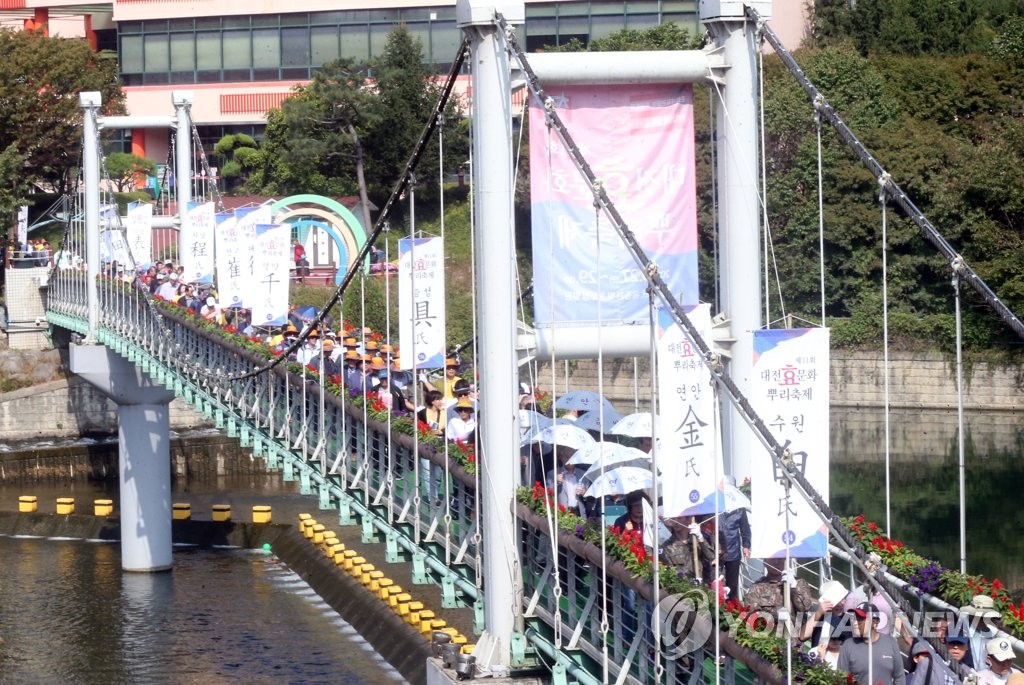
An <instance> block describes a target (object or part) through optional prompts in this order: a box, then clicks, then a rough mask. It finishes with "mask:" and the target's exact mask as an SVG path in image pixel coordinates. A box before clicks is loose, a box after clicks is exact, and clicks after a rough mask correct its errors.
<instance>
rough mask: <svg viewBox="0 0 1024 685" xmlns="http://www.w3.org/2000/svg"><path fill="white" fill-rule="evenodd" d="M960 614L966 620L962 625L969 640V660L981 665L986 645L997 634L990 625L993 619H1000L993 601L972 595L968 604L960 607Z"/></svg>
mask: <svg viewBox="0 0 1024 685" xmlns="http://www.w3.org/2000/svg"><path fill="white" fill-rule="evenodd" d="M960 614H961V615H962V616H964V617H966V618H967V621H965V622H963V623H964V624H965V625H966V630H967V636H968V637H970V638H971V659H972V660H973V661H974V663H975V664H983V663H985V656H986V652H985V647H986V645H987V644H988V642H989V641H990V640H992V639H993V638H994V637H995V636H996V635H997V634H998V633H999V631H998V629H997V628H996V627H995V626H994V625H993V624H992V621H993V620H994V619H997V618H1000V613H999V612H998V611H997V610H996V603H995V600H993V599H992V598H991V597H989V596H988V595H974V597H971V603H970V604H968V605H967V606H965V607H960Z"/></svg>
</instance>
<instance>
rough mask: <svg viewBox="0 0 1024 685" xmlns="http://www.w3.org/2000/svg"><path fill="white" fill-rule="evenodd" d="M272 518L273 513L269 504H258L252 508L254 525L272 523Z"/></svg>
mask: <svg viewBox="0 0 1024 685" xmlns="http://www.w3.org/2000/svg"><path fill="white" fill-rule="evenodd" d="M272 517H273V512H272V511H271V508H270V506H269V505H267V504H257V505H255V506H254V507H253V508H252V522H253V523H270V519H271V518H272Z"/></svg>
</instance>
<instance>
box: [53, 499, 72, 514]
mask: <svg viewBox="0 0 1024 685" xmlns="http://www.w3.org/2000/svg"><path fill="white" fill-rule="evenodd" d="M57 513H58V514H74V513H75V498H74V497H58V498H57Z"/></svg>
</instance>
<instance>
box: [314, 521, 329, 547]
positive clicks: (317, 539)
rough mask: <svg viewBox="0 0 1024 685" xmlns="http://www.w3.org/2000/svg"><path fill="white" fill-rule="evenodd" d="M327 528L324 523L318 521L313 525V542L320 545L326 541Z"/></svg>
mask: <svg viewBox="0 0 1024 685" xmlns="http://www.w3.org/2000/svg"><path fill="white" fill-rule="evenodd" d="M326 529H327V527H326V526H324V524H322V523H318V524H316V525H315V526H313V544H314V545H319V544H320V543H321V542H323V541H324V531H325V530H326Z"/></svg>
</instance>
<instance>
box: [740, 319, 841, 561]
mask: <svg viewBox="0 0 1024 685" xmlns="http://www.w3.org/2000/svg"><path fill="white" fill-rule="evenodd" d="M828 344H829V331H828V329H827V328H799V329H778V330H766V331H755V332H754V367H753V371H752V376H753V378H752V383H751V390H750V398H749V399H750V404H751V405H752V407H753V409H754V411H755V412H756V413H757V415H758V416H760V417H761V419H762V420H763V421H764V422H765V424H766V425H767V426H768V429H769V430H770V431H771V433H772V435H774V436H775V439H776V440H778V441H779V442H780V443H781V444H783V445H785V446H786V449H788V450H790V451H791V452H792V454H793V461H794V463H795V464H796V466H797V468H798V469H800V471H801V472H802V473H803V475H804V476H805V477H806V478H807V480H808V481H809V482H810V483H811V485H812V486H813V487H814V489H815V490H817V491H818V493H819V494H820V495H821V496H822V497H823V498H824V499H825V502H826V503H827V502H828V472H829V442H828V439H829V433H828V426H829V407H828V403H829V388H828V384H829V349H828ZM752 457H753V458H752V459H751V460H750V462H751V475H750V481H751V502H752V508H753V512H752V516H751V517H750V521H751V523H750V526H751V537H752V544H751V548H750V550H751V555H752V556H755V557H760V558H762V559H770V558H778V557H784V556H786V548H787V547H788V548H789V555H790V556H792V557H802V558H808V557H822V556H825V554H826V553H827V551H828V529H827V528H826V527H825V524H824V523H823V522H822V520H821V518H820V517H819V516H818V514H817V512H816V511H815V510H814V508H813V507H812V506H811V505H810V504H809V503H808V502H807V501H805V500H804V498H803V497H802V496H801V495H800V494H798V493H797V492H796V491H795V490H791V492H790V494H789V495H788V496H787V495H786V488H785V487H784V486H783V484H782V481H781V480H780V479H781V474H780V473H779V472H778V470H777V469H776V468H775V466H774V463H773V461H772V459H771V457H770V456H769V455H768V454H767V453H766V452H763V451H760V452H758V453H756V454H754V455H752ZM787 515H788V517H787ZM787 518H788V524H787Z"/></svg>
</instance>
